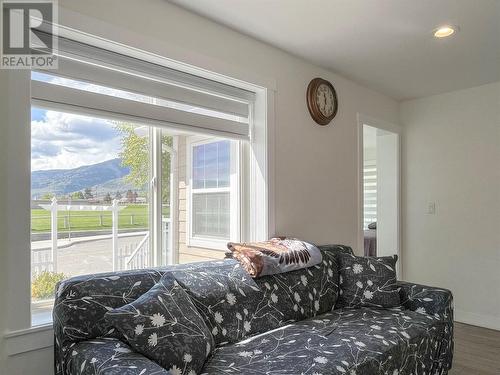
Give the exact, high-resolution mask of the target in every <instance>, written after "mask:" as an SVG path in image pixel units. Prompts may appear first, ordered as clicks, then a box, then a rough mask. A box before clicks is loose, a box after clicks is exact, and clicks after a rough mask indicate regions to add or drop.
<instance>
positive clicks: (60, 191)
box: [31, 158, 138, 198]
mask: <svg viewBox="0 0 500 375" xmlns="http://www.w3.org/2000/svg"><path fill="white" fill-rule="evenodd" d="M129 173H130V168H128V167H124V166H122V164H121V159H120V158H117V159H111V160H107V161H104V162H102V163H97V164H91V165H84V166H81V167H78V168H73V169H50V170H44V171H33V172H31V196H32V198H39V197H41V196H42V195H44V194H46V193H52V194H56V195H64V194H69V193H73V192H76V191H83V190H85V188H89V187H90V188H92V190H93V193H95V191H96V188H97V193H98V195H99V196H101V195H104V194H106V193H108V192H109V193H111V194H113V193H115V192H116V191H121V192H123V191H127V190H129V189H130V190H138V189H137V187H135V186H134V185H133V184H131V183H129V182H127V181H126V179H125V176H127V175H128V174H129Z"/></svg>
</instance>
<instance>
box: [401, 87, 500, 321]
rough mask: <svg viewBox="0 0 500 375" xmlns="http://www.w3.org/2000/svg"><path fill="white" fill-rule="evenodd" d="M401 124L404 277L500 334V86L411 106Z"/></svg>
mask: <svg viewBox="0 0 500 375" xmlns="http://www.w3.org/2000/svg"><path fill="white" fill-rule="evenodd" d="M401 121H402V123H403V127H404V139H403V146H402V149H403V176H404V178H403V196H404V199H403V205H404V211H403V218H404V224H403V236H404V240H403V262H404V263H403V274H404V277H405V278H406V279H408V280H411V281H416V282H421V283H425V284H431V285H439V286H442V287H445V288H449V289H451V290H452V292H453V294H454V296H455V307H456V311H455V312H456V319H457V320H458V321H463V322H466V323H470V324H476V325H481V326H485V327H491V328H496V329H500V82H497V83H493V84H488V85H484V86H479V87H475V88H471V89H467V90H460V91H454V92H450V93H446V94H442V95H436V96H431V97H427V98H423V99H417V100H412V101H407V102H404V103H402V105H401ZM429 202H435V203H436V213H435V214H434V215H431V214H428V213H427V208H428V204H429Z"/></svg>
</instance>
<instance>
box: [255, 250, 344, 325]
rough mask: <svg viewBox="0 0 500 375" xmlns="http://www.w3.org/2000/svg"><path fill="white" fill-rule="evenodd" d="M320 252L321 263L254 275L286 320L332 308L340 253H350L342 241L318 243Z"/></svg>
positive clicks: (335, 298)
mask: <svg viewBox="0 0 500 375" xmlns="http://www.w3.org/2000/svg"><path fill="white" fill-rule="evenodd" d="M318 248H319V249H320V251H321V254H322V256H323V260H322V262H321V263H320V264H318V265H315V266H313V267H309V268H304V269H301V270H297V271H292V272H287V273H283V274H276V275H268V276H263V277H260V278H257V279H255V282H256V283H257V284H258V285H259V286H260V288H261V290H262V291H264V293H265V296H266V297H267V298H269V299H270V300H271V302H272V303H273V305H274V306H275V307H276V309H278V310H279V311H280V312H281V313H282V314H283V317H284V320H285V321H300V320H303V319H307V318H311V317H313V316H316V315H319V314H323V313H325V312H328V311H331V310H332V309H333V308H334V306H335V302H336V301H337V297H338V294H339V274H338V261H337V256H338V255H339V254H352V249H351V248H350V247H347V246H341V245H325V246H318Z"/></svg>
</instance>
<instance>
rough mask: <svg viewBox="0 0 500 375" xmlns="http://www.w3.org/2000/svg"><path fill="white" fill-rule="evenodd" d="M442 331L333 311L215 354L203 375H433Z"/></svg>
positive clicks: (369, 312) (366, 313) (415, 316)
mask: <svg viewBox="0 0 500 375" xmlns="http://www.w3.org/2000/svg"><path fill="white" fill-rule="evenodd" d="M444 327H445V323H444V322H443V321H441V320H440V319H438V318H435V317H432V316H430V317H429V316H427V315H423V314H419V313H416V312H412V311H405V310H400V309H385V310H382V309H371V308H360V309H339V310H334V311H333V312H331V313H326V314H323V315H321V316H317V317H315V318H311V319H307V320H304V321H301V322H297V323H295V324H292V325H288V326H285V327H282V328H279V329H276V330H274V331H271V332H266V333H264V334H262V335H258V336H254V337H251V338H249V339H247V340H244V341H242V342H240V343H237V344H234V345H229V346H224V347H221V348H218V349H216V351H215V353H214V355H213V357H212V358H211V359H210V361H209V362H208V363H207V364H206V366H205V368H204V370H203V373H204V374H207V375H215V374H245V375H266V374H274V373H279V374H289V375H296V374H311V375H312V374H314V375H330V374H350V375H355V374H358V375H359V374H367V375H368V374H370V375H373V374H391V375H392V374H399V375H401V374H408V375H410V374H424V373H426V374H427V373H428V374H436V373H437V374H439V373H441V372H440V371H441V369H442V368H443V366H446V364H443V363H441V362H440V360H439V359H440V356H439V352H440V347H441V345H442V341H443V336H444V334H445V333H444ZM434 358H437V359H438V360H434Z"/></svg>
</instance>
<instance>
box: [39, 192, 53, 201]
mask: <svg viewBox="0 0 500 375" xmlns="http://www.w3.org/2000/svg"><path fill="white" fill-rule="evenodd" d="M41 198H42V199H43V200H51V199H52V198H54V194H52V193H45V194H43V195H42V197H41Z"/></svg>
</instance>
